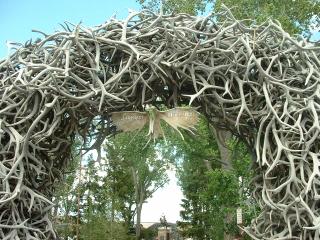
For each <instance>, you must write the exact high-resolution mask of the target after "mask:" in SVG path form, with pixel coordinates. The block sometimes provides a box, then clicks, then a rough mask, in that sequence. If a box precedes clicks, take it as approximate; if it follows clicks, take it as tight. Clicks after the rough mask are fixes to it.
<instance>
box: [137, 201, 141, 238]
mask: <svg viewBox="0 0 320 240" xmlns="http://www.w3.org/2000/svg"><path fill="white" fill-rule="evenodd" d="M141 212H142V203H141V202H139V203H138V204H137V223H136V239H137V240H140V236H141Z"/></svg>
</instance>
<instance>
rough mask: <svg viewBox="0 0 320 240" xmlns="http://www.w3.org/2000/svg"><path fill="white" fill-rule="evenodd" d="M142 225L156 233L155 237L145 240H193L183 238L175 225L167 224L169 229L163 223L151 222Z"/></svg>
mask: <svg viewBox="0 0 320 240" xmlns="http://www.w3.org/2000/svg"><path fill="white" fill-rule="evenodd" d="M141 224H142V226H143V228H144V229H147V230H148V231H150V232H153V233H154V236H152V237H148V238H145V239H144V240H191V239H190V238H188V239H187V238H184V237H182V235H181V234H180V233H179V230H178V228H177V224H175V223H167V227H164V226H163V225H162V224H161V223H150V222H149V223H141Z"/></svg>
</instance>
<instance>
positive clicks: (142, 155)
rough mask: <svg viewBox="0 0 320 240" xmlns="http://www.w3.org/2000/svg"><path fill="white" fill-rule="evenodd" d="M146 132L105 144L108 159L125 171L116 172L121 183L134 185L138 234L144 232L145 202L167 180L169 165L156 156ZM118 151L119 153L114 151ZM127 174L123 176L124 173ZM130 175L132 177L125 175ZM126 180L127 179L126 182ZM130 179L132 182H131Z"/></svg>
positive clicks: (137, 235) (110, 140) (126, 135)
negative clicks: (143, 210) (143, 209)
mask: <svg viewBox="0 0 320 240" xmlns="http://www.w3.org/2000/svg"><path fill="white" fill-rule="evenodd" d="M147 142H148V137H146V132H145V131H142V132H138V133H121V134H118V135H117V136H116V137H115V138H113V139H109V140H108V142H107V144H106V145H105V151H106V153H107V155H106V158H107V159H112V160H109V161H114V163H115V164H118V166H122V171H118V172H117V174H115V175H114V177H115V179H117V180H115V181H119V183H120V182H121V184H124V185H125V184H128V186H129V184H133V187H134V195H133V196H134V201H135V210H136V216H137V221H136V237H137V239H140V235H141V227H140V223H141V212H142V207H143V204H144V203H145V201H146V200H147V199H148V198H150V197H151V196H152V194H153V193H154V192H155V191H157V190H158V189H159V188H161V187H163V186H164V184H165V183H166V182H167V181H168V178H167V175H166V169H167V164H166V161H165V160H164V159H162V158H159V157H158V155H157V150H156V148H155V145H153V144H147V145H146V143H147ZM113 153H117V154H113ZM122 174H124V175H122ZM128 175H130V178H127V177H126V176H128ZM123 180H126V181H125V182H123ZM128 181H129V182H130V183H128Z"/></svg>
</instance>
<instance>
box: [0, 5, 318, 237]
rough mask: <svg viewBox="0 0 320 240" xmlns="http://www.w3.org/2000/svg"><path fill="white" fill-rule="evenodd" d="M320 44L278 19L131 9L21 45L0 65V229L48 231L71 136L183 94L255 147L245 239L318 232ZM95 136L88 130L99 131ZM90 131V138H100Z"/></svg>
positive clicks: (181, 99)
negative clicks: (251, 20)
mask: <svg viewBox="0 0 320 240" xmlns="http://www.w3.org/2000/svg"><path fill="white" fill-rule="evenodd" d="M319 53H320V50H319V49H318V48H315V47H313V46H307V45H306V43H305V42H303V41H302V42H298V41H297V40H295V39H294V38H291V37H290V36H289V35H288V34H287V33H286V32H284V31H283V30H282V28H281V26H280V25H279V24H278V23H275V22H273V21H267V22H265V23H263V24H261V25H259V26H248V25H245V24H244V22H242V21H238V20H236V19H235V18H234V17H233V16H232V14H231V13H230V12H229V10H228V9H225V10H224V11H223V12H220V13H217V14H216V15H214V16H209V17H195V16H189V15H187V14H178V15H162V14H160V15H156V14H154V13H152V12H149V11H142V12H140V13H131V14H130V15H129V17H128V18H127V19H126V20H124V21H118V20H115V19H113V20H110V21H109V22H107V23H105V24H102V25H100V26H98V27H95V28H92V29H91V28H85V27H82V26H75V27H73V29H70V25H66V26H65V29H64V30H63V31H60V32H56V33H54V34H52V35H46V34H44V37H43V39H42V40H38V41H36V42H33V43H31V42H30V43H27V44H25V45H24V46H22V47H20V48H19V49H17V51H15V52H14V53H13V54H11V55H10V56H8V58H7V59H5V60H3V61H1V62H0V93H1V95H0V238H1V239H15V238H16V237H19V239H51V238H52V239H54V238H56V236H55V232H54V229H53V227H52V224H51V222H50V219H49V217H48V213H49V212H50V210H51V208H52V203H51V201H50V199H51V197H52V196H53V189H54V183H55V180H56V179H58V178H59V177H60V175H61V174H62V170H63V169H64V168H65V166H66V164H67V162H68V160H69V158H70V146H71V144H72V143H73V140H74V135H75V133H76V132H77V133H79V134H82V135H84V134H85V133H86V132H88V131H89V130H90V127H91V126H92V122H93V121H92V119H93V118H94V117H95V116H100V118H99V119H100V120H101V122H102V123H106V127H105V128H103V130H102V131H101V132H100V134H101V135H100V136H99V137H100V138H101V139H102V138H103V137H104V136H107V135H108V134H110V133H111V131H112V128H110V126H109V125H110V124H109V125H108V119H109V117H108V114H109V113H110V112H111V111H122V110H132V109H141V108H142V106H143V105H144V104H154V105H156V104H157V103H158V102H159V101H162V103H164V104H166V105H167V106H171V107H172V106H176V105H179V104H181V103H186V102H189V101H190V103H192V104H193V105H197V106H200V111H201V112H202V113H203V114H205V115H206V116H207V118H208V119H209V120H210V121H211V122H213V123H214V124H216V125H217V126H219V127H222V128H228V129H229V130H230V131H232V132H233V133H235V134H237V135H239V136H241V137H242V138H243V139H245V140H246V141H247V142H248V144H249V145H250V146H251V147H252V149H253V151H254V152H255V160H254V163H255V164H254V166H255V170H256V177H255V178H254V184H255V191H254V192H253V194H254V196H255V198H256V199H257V200H258V202H259V203H260V205H261V208H262V212H261V214H260V215H259V216H258V217H257V218H256V219H255V220H254V221H253V223H252V225H251V226H248V227H247V228H246V231H247V232H248V233H249V234H250V235H251V236H252V237H253V238H255V239H262V238H263V239H284V238H290V239H294V238H297V239H317V237H319V229H320V208H319V206H320V205H319V199H320V188H319V186H320V185H319V184H320V172H319V171H320V170H319V165H320V161H319V150H320V149H319V140H320V139H319V131H320V126H319V111H320V101H319V96H320V84H319V81H320V72H319V69H320V60H319V56H320V54H319ZM100 138H99V139H100ZM99 139H98V140H99Z"/></svg>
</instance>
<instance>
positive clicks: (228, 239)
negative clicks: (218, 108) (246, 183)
mask: <svg viewBox="0 0 320 240" xmlns="http://www.w3.org/2000/svg"><path fill="white" fill-rule="evenodd" d="M213 132H214V135H215V136H216V139H217V143H218V148H219V152H220V159H221V161H222V165H221V168H222V169H223V170H225V171H231V170H232V168H233V167H232V151H231V150H230V149H229V148H228V145H227V144H228V142H229V141H230V140H231V138H232V134H231V133H230V132H229V131H226V130H216V129H214V128H213ZM230 222H232V214H227V216H226V217H225V219H224V225H225V226H226V225H228V224H229V223H230ZM233 239H234V236H232V235H230V234H227V233H226V232H224V240H233Z"/></svg>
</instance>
